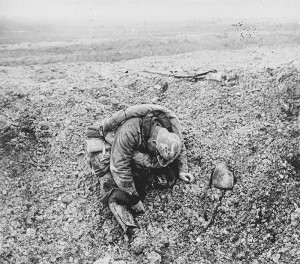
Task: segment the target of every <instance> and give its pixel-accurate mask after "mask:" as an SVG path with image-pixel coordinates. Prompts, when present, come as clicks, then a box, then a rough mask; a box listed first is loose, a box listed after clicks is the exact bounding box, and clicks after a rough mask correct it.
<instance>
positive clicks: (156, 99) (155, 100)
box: [151, 96, 159, 103]
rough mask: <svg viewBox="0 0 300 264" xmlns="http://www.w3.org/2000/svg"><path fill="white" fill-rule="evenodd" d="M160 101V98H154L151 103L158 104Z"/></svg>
mask: <svg viewBox="0 0 300 264" xmlns="http://www.w3.org/2000/svg"><path fill="white" fill-rule="evenodd" d="M158 100H159V97H157V96H156V97H153V98H152V99H151V103H157V102H158Z"/></svg>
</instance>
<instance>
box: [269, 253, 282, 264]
mask: <svg viewBox="0 0 300 264" xmlns="http://www.w3.org/2000/svg"><path fill="white" fill-rule="evenodd" d="M280 257H281V255H280V254H279V253H278V254H275V255H273V256H272V257H271V258H272V260H273V261H274V262H275V263H279V259H280Z"/></svg>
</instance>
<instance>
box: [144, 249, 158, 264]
mask: <svg viewBox="0 0 300 264" xmlns="http://www.w3.org/2000/svg"><path fill="white" fill-rule="evenodd" d="M146 258H147V259H148V261H149V263H151V264H156V263H160V262H161V256H160V255H159V254H158V253H157V252H155V251H151V252H149V253H146Z"/></svg>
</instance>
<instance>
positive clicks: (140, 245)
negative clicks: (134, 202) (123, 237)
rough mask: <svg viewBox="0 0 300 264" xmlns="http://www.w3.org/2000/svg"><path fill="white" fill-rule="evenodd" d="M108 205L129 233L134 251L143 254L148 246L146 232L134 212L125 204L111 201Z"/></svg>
mask: <svg viewBox="0 0 300 264" xmlns="http://www.w3.org/2000/svg"><path fill="white" fill-rule="evenodd" d="M108 206H109V209H110V210H111V212H112V213H113V215H114V216H115V218H116V219H117V220H118V222H119V224H120V225H121V227H122V229H123V230H124V232H125V233H126V234H127V236H128V238H129V243H130V245H131V249H132V250H133V252H134V253H135V254H141V253H142V252H143V251H144V249H145V248H146V247H147V235H146V233H145V232H143V231H142V230H141V229H140V228H139V227H138V225H137V224H136V221H135V220H134V218H133V216H132V214H131V213H130V212H129V211H128V209H127V207H126V206H125V205H120V204H117V203H115V202H110V203H109V205H108Z"/></svg>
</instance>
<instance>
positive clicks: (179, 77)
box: [144, 70, 217, 80]
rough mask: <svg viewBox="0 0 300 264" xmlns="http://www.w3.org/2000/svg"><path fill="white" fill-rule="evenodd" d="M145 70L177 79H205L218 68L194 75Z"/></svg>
mask: <svg viewBox="0 0 300 264" xmlns="http://www.w3.org/2000/svg"><path fill="white" fill-rule="evenodd" d="M144 72H146V73H150V74H157V75H161V76H167V77H173V78H176V79H192V80H201V79H205V75H207V74H209V73H216V72H217V70H210V71H206V72H201V73H197V74H194V75H175V74H170V73H163V72H154V71H146V70H144Z"/></svg>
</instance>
